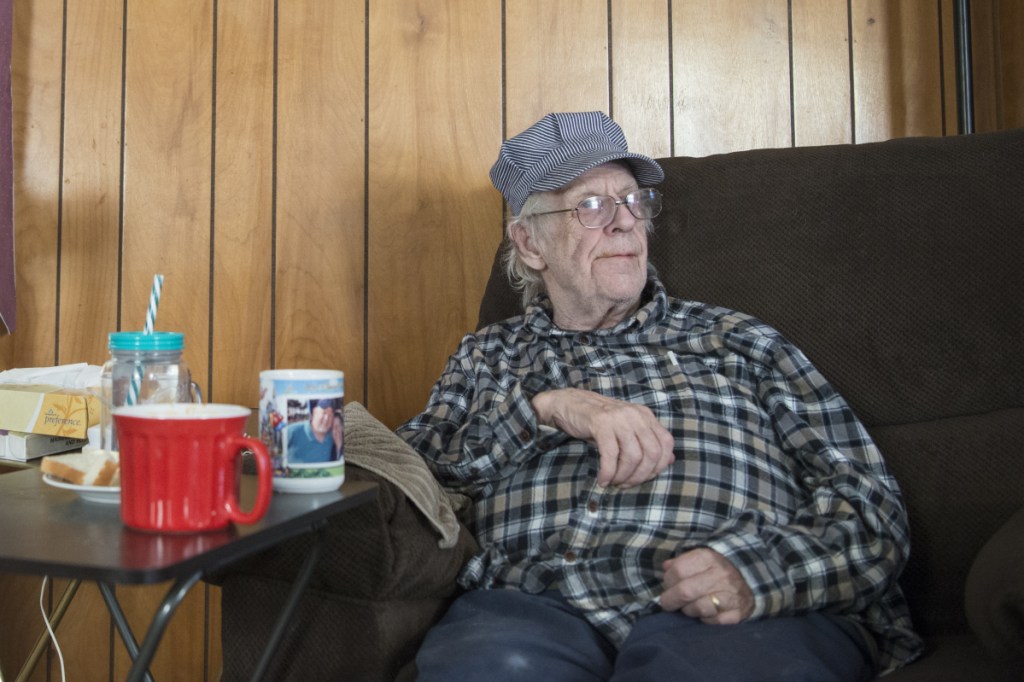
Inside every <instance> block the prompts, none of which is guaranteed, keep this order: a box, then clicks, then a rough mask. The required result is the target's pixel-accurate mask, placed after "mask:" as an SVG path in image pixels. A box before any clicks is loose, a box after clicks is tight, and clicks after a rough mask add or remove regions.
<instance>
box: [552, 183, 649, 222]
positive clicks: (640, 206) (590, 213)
mask: <svg viewBox="0 0 1024 682" xmlns="http://www.w3.org/2000/svg"><path fill="white" fill-rule="evenodd" d="M619 206H625V207H626V208H627V209H629V212H630V213H631V214H632V215H633V217H634V218H636V219H637V220H650V219H652V218H655V217H657V215H658V214H659V213H661V192H659V191H658V190H656V189H637V190H633V191H632V192H630V193H629V194H627V195H626V196H624V197H622V198H621V199H616V198H615V197H610V196H607V195H600V196H593V197H587V198H586V199H584V200H583V201H581V202H580V203H578V204H576V208H563V209H559V210H557V211H545V212H544V213H537V214H536V215H551V214H552V213H569V212H570V211H573V212H575V213H576V219H577V220H579V221H580V225H582V226H583V227H588V228H591V229H595V230H596V229H600V228H602V227H608V226H609V225H611V223H612V221H613V220H614V219H615V213H616V211H618V208H619Z"/></svg>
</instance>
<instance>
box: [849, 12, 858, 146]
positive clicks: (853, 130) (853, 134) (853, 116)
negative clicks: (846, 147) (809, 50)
mask: <svg viewBox="0 0 1024 682" xmlns="http://www.w3.org/2000/svg"><path fill="white" fill-rule="evenodd" d="M846 58H847V60H848V62H849V72H850V142H851V143H852V144H857V95H856V91H855V90H854V78H855V74H854V61H853V0H846Z"/></svg>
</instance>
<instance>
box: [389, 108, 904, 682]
mask: <svg viewBox="0 0 1024 682" xmlns="http://www.w3.org/2000/svg"><path fill="white" fill-rule="evenodd" d="M663 177H664V174H663V172H662V170H661V168H660V166H659V165H658V164H657V163H656V162H655V161H654V160H652V159H650V158H648V157H646V156H643V155H640V154H635V153H630V152H629V151H628V148H627V145H626V140H625V137H624V136H623V134H622V131H621V130H620V129H619V127H618V126H617V125H616V124H615V123H614V122H613V121H612V120H611V119H609V118H608V117H607V116H604V115H603V114H601V113H599V112H590V113H567V114H552V115H548V116H546V117H544V118H543V119H542V120H541V121H539V122H538V123H536V124H534V125H533V126H531V127H530V128H529V129H527V130H526V131H524V132H522V133H520V134H519V135H516V136H515V137H513V138H511V139H509V140H507V141H506V142H505V143H504V144H503V145H502V148H501V152H500V155H499V158H498V161H497V162H496V163H495V165H494V167H493V168H492V170H491V178H492V180H493V182H494V185H495V187H497V189H498V190H499V191H501V193H502V194H503V195H504V197H505V199H506V200H507V201H508V205H509V208H510V211H511V214H512V217H511V218H510V220H509V221H508V226H507V242H506V244H507V253H506V256H507V258H506V264H507V269H508V272H509V275H510V277H511V279H512V282H513V284H515V285H516V286H518V287H519V288H521V289H522V290H523V296H524V306H525V314H523V315H522V316H519V317H516V318H513V319H509V320H505V321H503V322H501V323H498V324H495V325H492V326H489V327H486V328H484V329H481V330H479V331H478V332H476V333H475V334H470V335H468V336H466V337H465V338H464V339H463V341H462V343H461V345H460V347H459V348H458V350H457V351H456V352H455V354H454V355H452V357H451V358H450V359H449V362H448V364H447V366H446V367H445V370H444V373H443V374H442V376H441V378H440V380H439V381H438V383H437V384H436V385H435V387H434V389H433V391H432V393H431V395H430V399H429V403H428V405H427V407H426V409H425V410H424V412H423V413H422V414H420V415H418V416H417V417H415V418H413V419H412V420H410V421H409V422H408V423H406V424H405V425H403V426H402V427H401V428H400V429H399V434H400V435H401V436H402V437H403V438H404V439H406V440H407V441H408V442H409V443H410V444H412V446H413V447H415V448H416V449H417V450H418V451H419V452H420V453H421V454H422V455H423V457H424V458H425V459H426V461H427V463H428V465H429V466H430V467H431V469H432V471H433V472H434V473H435V475H436V476H437V478H438V479H439V480H440V481H441V482H442V484H443V485H445V486H446V487H447V488H449V489H451V490H455V491H458V492H461V493H464V494H466V495H468V496H469V497H470V498H471V506H470V510H469V518H468V524H469V527H470V529H471V530H472V531H473V532H474V534H475V535H476V538H477V539H478V540H479V543H480V546H481V548H482V549H481V552H480V554H479V555H478V556H476V557H474V558H473V559H472V560H471V561H470V562H469V563H468V564H467V565H466V566H465V568H464V569H463V571H462V573H461V575H460V584H461V586H462V587H464V588H466V590H467V591H466V592H465V593H463V594H462V595H461V596H459V597H458V598H457V599H456V601H455V602H454V603H453V605H452V607H451V608H450V609H449V611H448V612H447V614H446V615H445V616H444V618H443V619H442V620H441V622H440V623H438V624H437V625H436V626H435V627H434V628H432V630H431V631H430V633H429V634H428V636H427V638H426V640H425V642H424V643H423V646H422V647H421V649H420V652H419V654H418V656H417V659H416V661H417V667H418V668H419V672H420V678H419V679H421V680H428V681H429V680H475V679H487V680H519V679H523V680H526V679H529V680H606V679H616V680H625V679H630V680H656V679H662V678H671V679H694V680H704V679H708V680H721V679H733V680H750V679H765V680H787V681H791V680H865V679H871V678H872V677H874V676H875V675H876V674H877V673H879V672H884V671H888V670H891V669H894V668H896V667H898V666H899V665H901V664H902V663H905V662H907V661H909V660H911V659H912V658H914V657H915V656H916V655H917V654H918V653H919V651H920V646H921V644H920V640H919V638H918V637H917V636H916V635H915V634H914V632H913V630H912V629H911V624H910V619H909V616H908V613H907V609H906V606H905V604H904V600H903V597H902V594H901V592H900V590H899V587H898V586H897V584H896V579H897V577H898V575H899V573H900V571H901V569H902V567H903V565H904V562H905V561H906V557H907V553H908V549H909V543H908V529H907V521H906V513H905V510H904V508H903V505H902V502H901V499H900V493H899V488H898V486H897V484H896V482H895V481H894V480H893V478H892V477H891V476H890V475H889V473H888V472H887V471H886V469H885V466H884V464H883V462H882V458H881V456H880V454H879V452H878V450H877V448H876V447H875V445H874V444H873V443H872V441H871V440H870V438H869V436H868V435H867V433H866V432H865V430H864V428H863V426H862V425H861V424H860V422H859V421H858V420H857V419H856V417H855V416H854V414H853V413H852V411H851V410H850V408H849V407H848V405H847V404H846V403H845V401H844V400H843V399H842V398H841V397H840V396H839V395H838V394H837V393H836V392H835V390H834V389H833V388H832V387H831V386H830V385H829V384H828V382H826V380H825V379H824V378H823V377H822V376H821V375H820V374H819V373H818V372H817V370H816V369H815V368H814V367H813V366H812V365H811V364H810V362H809V361H808V360H807V359H806V358H805V357H804V355H803V354H802V353H801V352H800V351H799V350H798V349H796V348H795V347H793V346H792V345H791V344H790V343H788V342H787V341H786V339H784V338H783V337H782V336H781V335H780V334H779V333H778V332H776V331H775V330H773V329H772V328H770V327H768V326H767V325H765V324H763V323H761V322H760V321H758V320H756V319H753V318H751V317H750V316H747V315H744V314H741V313H738V312H735V311H731V310H726V309H724V308H720V307H715V306H712V305H708V304H704V303H697V302H693V301H685V300H679V299H676V298H672V297H670V296H668V295H667V294H666V292H665V290H664V288H663V287H662V285H661V283H660V282H659V281H658V279H657V276H656V274H655V273H654V272H653V271H652V270H651V268H649V266H648V263H647V235H648V232H649V231H650V230H651V229H652V226H651V221H652V219H653V218H655V217H656V216H657V215H658V213H659V212H660V210H661V195H660V194H659V193H658V191H657V189H655V188H654V187H653V185H656V184H657V183H658V182H660V181H661V180H662V179H663Z"/></svg>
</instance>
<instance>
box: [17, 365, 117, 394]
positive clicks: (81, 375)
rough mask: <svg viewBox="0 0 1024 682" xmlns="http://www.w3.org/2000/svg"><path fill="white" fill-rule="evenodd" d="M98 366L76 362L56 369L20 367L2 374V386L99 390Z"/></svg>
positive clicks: (99, 370) (100, 369)
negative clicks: (30, 385)
mask: <svg viewBox="0 0 1024 682" xmlns="http://www.w3.org/2000/svg"><path fill="white" fill-rule="evenodd" d="M102 370H103V368H102V367H100V366H98V365H90V364H87V363H84V362H76V363H74V364H70V365H57V366H55V367H20V368H16V369H9V370H6V371H4V372H0V384H48V385H50V386H60V387H62V388H83V389H88V388H98V387H99V385H100V372H101V371H102Z"/></svg>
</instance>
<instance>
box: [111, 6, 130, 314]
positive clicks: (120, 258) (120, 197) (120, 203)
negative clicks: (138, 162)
mask: <svg viewBox="0 0 1024 682" xmlns="http://www.w3.org/2000/svg"><path fill="white" fill-rule="evenodd" d="M127 99H128V0H124V3H123V4H122V8H121V133H120V134H121V140H120V145H119V146H120V149H119V152H120V158H119V159H118V163H119V164H120V167H119V168H118V170H117V317H116V324H115V325H114V326H115V327H116V328H117V330H118V331H120V330H121V313H122V306H121V298H122V295H121V294H122V289H123V288H124V157H125V128H126V125H127Z"/></svg>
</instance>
